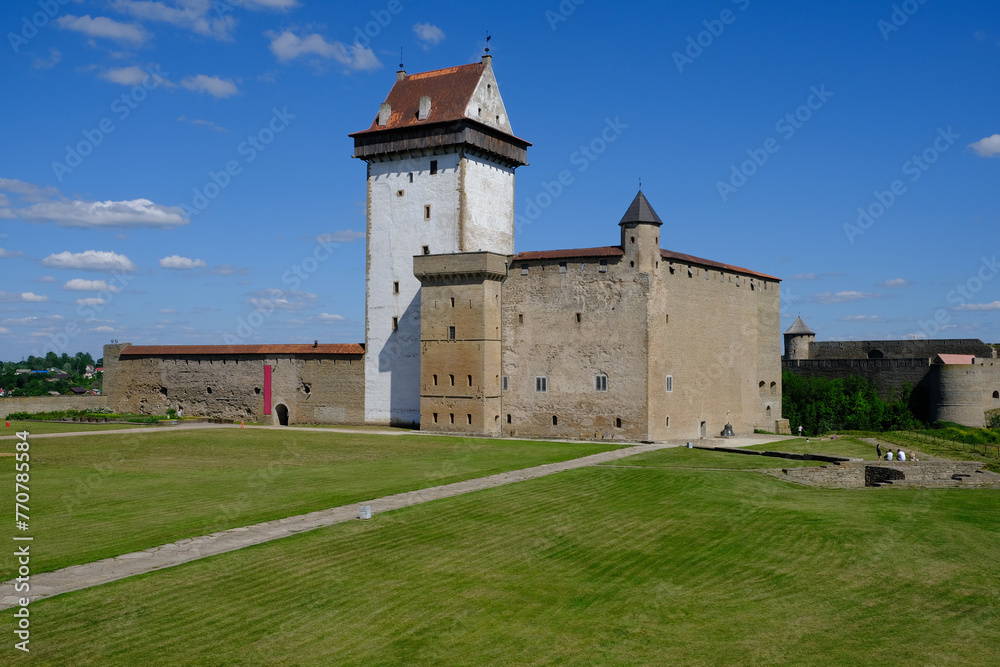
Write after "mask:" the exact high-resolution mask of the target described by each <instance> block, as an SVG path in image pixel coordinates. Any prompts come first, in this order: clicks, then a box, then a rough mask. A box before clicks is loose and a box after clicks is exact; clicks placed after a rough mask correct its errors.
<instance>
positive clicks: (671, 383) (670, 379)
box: [667, 375, 674, 393]
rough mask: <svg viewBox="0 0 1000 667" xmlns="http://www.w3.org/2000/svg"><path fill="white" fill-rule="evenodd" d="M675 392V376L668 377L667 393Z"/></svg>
mask: <svg viewBox="0 0 1000 667" xmlns="http://www.w3.org/2000/svg"><path fill="white" fill-rule="evenodd" d="M673 390H674V376H673V375H668V376H667V393H670V392H672V391H673Z"/></svg>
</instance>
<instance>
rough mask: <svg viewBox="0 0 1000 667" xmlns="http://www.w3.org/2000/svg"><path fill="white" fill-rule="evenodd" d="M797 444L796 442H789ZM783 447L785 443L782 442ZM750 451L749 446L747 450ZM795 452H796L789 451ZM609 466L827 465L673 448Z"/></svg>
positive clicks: (743, 467)
mask: <svg viewBox="0 0 1000 667" xmlns="http://www.w3.org/2000/svg"><path fill="white" fill-rule="evenodd" d="M789 442H793V441H789ZM780 444H783V443H780ZM747 449H749V447H748V448H747ZM762 449H765V450H768V451H785V450H782V449H779V448H778V446H777V445H776V444H772V445H764V446H762ZM788 451H792V450H788ZM601 465H607V466H643V467H650V468H722V469H726V470H759V469H761V468H797V467H799V466H819V465H826V464H824V463H822V462H820V461H797V460H795V459H780V458H774V457H771V456H753V455H751V454H733V453H730V452H713V451H709V450H704V449H688V448H687V447H673V448H670V449H660V450H657V451H655V452H647V453H645V454H636V455H634V456H627V457H625V458H623V459H619V460H617V461H612V462H610V463H603V464H601Z"/></svg>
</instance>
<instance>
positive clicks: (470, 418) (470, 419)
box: [465, 415, 472, 425]
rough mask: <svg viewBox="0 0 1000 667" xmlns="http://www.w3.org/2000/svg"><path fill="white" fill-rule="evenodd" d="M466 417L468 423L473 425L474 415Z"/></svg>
mask: <svg viewBox="0 0 1000 667" xmlns="http://www.w3.org/2000/svg"><path fill="white" fill-rule="evenodd" d="M465 418H466V421H467V423H468V424H470V425H471V424H472V415H465Z"/></svg>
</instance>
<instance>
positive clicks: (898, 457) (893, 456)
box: [875, 443, 917, 461]
mask: <svg viewBox="0 0 1000 667" xmlns="http://www.w3.org/2000/svg"><path fill="white" fill-rule="evenodd" d="M875 453H876V454H877V455H878V460H879V461H881V460H882V459H883V454H882V445H880V444H879V443H875ZM906 457H907V454H906V452H904V451H903V450H902V449H897V450H896V451H895V452H893V451H892V448H887V449H886V450H885V455H884V458H885V460H886V461H893V460H895V461H905V460H906ZM909 457H910V460H911V461H916V460H917V455H916V453H915V452H914V451H913V450H912V449H911V450H910V454H909Z"/></svg>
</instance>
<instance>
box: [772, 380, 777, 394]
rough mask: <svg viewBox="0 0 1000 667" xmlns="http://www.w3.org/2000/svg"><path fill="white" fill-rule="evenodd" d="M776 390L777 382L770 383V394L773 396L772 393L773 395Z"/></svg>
mask: <svg viewBox="0 0 1000 667" xmlns="http://www.w3.org/2000/svg"><path fill="white" fill-rule="evenodd" d="M777 390H778V383H777V382H772V383H771V393H772V394H773V393H775V392H776V391H777Z"/></svg>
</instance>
